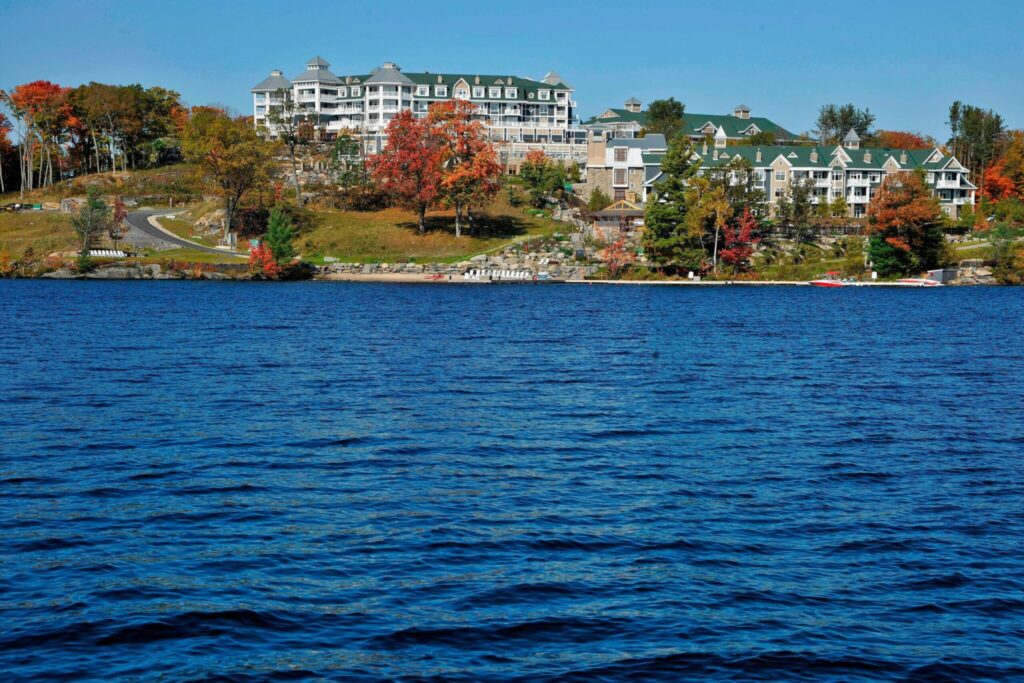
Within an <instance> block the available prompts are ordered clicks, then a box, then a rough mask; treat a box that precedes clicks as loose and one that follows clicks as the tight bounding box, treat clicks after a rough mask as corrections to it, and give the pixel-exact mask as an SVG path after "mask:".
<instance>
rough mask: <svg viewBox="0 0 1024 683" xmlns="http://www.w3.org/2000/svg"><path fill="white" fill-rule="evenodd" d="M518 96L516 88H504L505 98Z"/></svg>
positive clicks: (510, 98) (511, 98) (509, 98)
mask: <svg viewBox="0 0 1024 683" xmlns="http://www.w3.org/2000/svg"><path fill="white" fill-rule="evenodd" d="M518 96H519V91H518V89H516V88H505V99H508V100H514V99H516V98H517V97H518Z"/></svg>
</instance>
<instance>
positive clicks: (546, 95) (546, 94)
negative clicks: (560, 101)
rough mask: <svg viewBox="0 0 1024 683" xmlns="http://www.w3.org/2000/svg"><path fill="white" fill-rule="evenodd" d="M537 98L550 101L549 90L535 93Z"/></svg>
mask: <svg viewBox="0 0 1024 683" xmlns="http://www.w3.org/2000/svg"><path fill="white" fill-rule="evenodd" d="M537 97H539V98H540V99H542V100H550V99H551V91H550V90H541V91H540V92H538V93H537Z"/></svg>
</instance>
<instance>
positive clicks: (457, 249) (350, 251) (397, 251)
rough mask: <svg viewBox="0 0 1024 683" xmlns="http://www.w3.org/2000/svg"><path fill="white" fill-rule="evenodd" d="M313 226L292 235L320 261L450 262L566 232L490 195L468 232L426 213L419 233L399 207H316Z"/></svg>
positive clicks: (445, 215)
mask: <svg viewBox="0 0 1024 683" xmlns="http://www.w3.org/2000/svg"><path fill="white" fill-rule="evenodd" d="M315 216H316V218H315V221H314V227H313V229H312V230H309V231H306V232H304V233H303V234H302V235H300V236H299V238H298V239H296V241H295V243H296V247H297V249H298V251H299V253H301V254H302V256H303V258H304V259H306V260H309V261H313V262H322V260H323V257H324V256H334V257H336V258H338V259H340V260H341V261H343V262H348V263H377V262H379V263H395V262H396V261H416V262H418V263H453V262H457V261H461V260H464V259H467V258H469V257H471V256H475V255H476V254H481V253H485V252H488V251H492V250H494V249H497V248H499V247H501V246H504V245H506V244H509V243H511V242H513V241H516V240H518V239H521V238H525V237H527V236H531V237H533V236H541V235H550V234H552V233H555V232H559V231H562V232H568V231H569V230H570V227H569V226H567V225H565V224H564V223H559V222H557V221H554V220H551V219H550V218H543V217H538V216H532V215H529V214H527V213H526V212H525V211H522V210H520V209H517V208H513V207H511V206H509V205H508V204H507V203H506V202H505V201H504V199H503V198H502V199H498V200H496V201H495V202H494V203H493V204H491V206H489V207H487V210H486V211H483V212H478V213H477V214H476V221H475V222H476V225H475V229H474V234H473V235H472V236H469V235H466V234H465V233H466V227H465V226H463V235H462V237H455V214H454V213H452V212H450V211H447V212H444V211H438V212H431V213H428V214H427V231H426V233H425V234H423V235H420V234H418V233H417V229H416V227H417V226H416V216H415V214H412V213H409V212H407V211H402V210H400V209H386V210H384V211H373V212H365V213H363V212H355V211H337V210H329V209H325V210H318V211H317V212H316V214H315Z"/></svg>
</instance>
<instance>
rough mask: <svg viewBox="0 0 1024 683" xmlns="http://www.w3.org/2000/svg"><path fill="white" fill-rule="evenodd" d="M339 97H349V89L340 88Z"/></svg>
mask: <svg viewBox="0 0 1024 683" xmlns="http://www.w3.org/2000/svg"><path fill="white" fill-rule="evenodd" d="M338 97H348V88H338Z"/></svg>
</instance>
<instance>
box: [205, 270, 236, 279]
mask: <svg viewBox="0 0 1024 683" xmlns="http://www.w3.org/2000/svg"><path fill="white" fill-rule="evenodd" d="M203 279H204V280H230V279H231V276H230V275H225V274H224V273H218V272H216V271H210V272H206V273H203Z"/></svg>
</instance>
